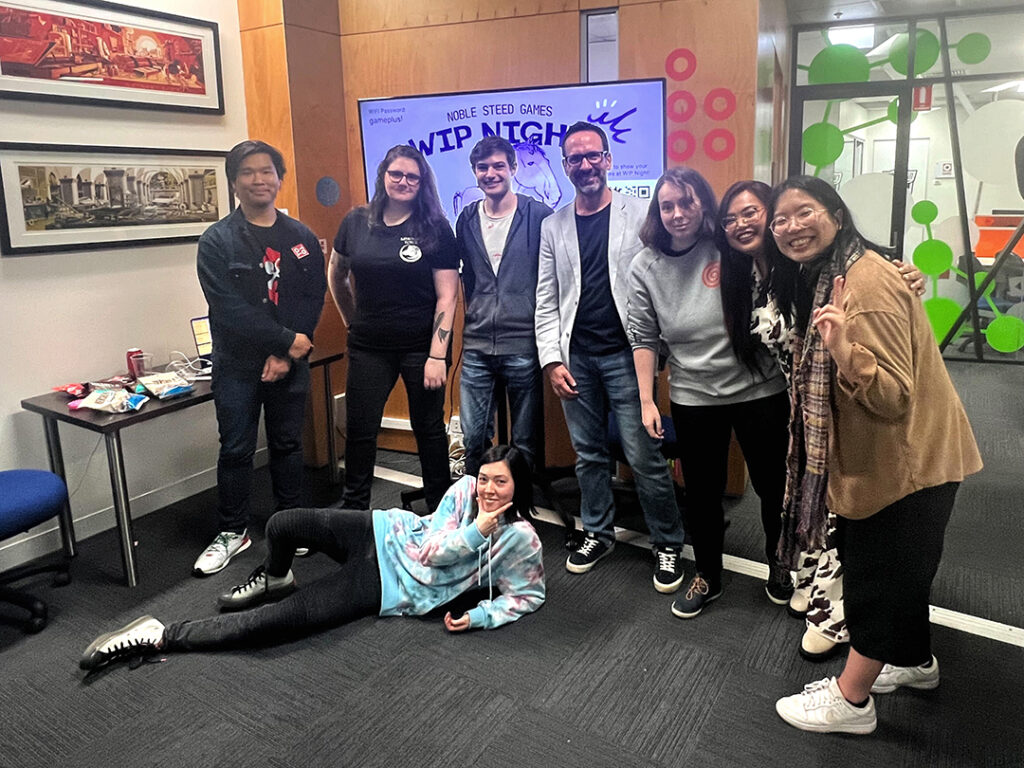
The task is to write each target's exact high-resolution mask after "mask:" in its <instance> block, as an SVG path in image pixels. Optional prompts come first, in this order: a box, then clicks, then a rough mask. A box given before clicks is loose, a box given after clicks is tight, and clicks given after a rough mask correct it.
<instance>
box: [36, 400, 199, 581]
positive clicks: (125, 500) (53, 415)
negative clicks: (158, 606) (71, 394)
mask: <svg viewBox="0 0 1024 768" xmlns="http://www.w3.org/2000/svg"><path fill="white" fill-rule="evenodd" d="M212 399H213V392H212V391H211V389H210V382H208V381H197V382H196V383H195V391H194V392H192V393H191V394H188V395H185V396H183V397H177V398H174V399H171V400H164V401H160V400H157V399H156V398H155V397H153V398H150V400H149V402H148V403H146V404H145V405H144V406H142V409H141V410H138V411H134V412H132V413H103V412H102V411H93V410H89V409H85V408H83V409H81V410H78V411H70V410H68V402H69V400H70V398H68V396H67V395H65V394H64V393H63V392H50V393H48V394H45V395H39V396H38V397H30V398H28V399H27V400H22V401H21V407H22V408H24V409H25V410H27V411H32V412H33V413H38V414H39V415H40V416H42V417H43V426H44V428H45V430H46V450H47V452H48V454H49V458H50V469H51V470H52V471H53V472H54V473H55V474H57V475H59V476H60V477H61V478H63V479H64V480H65V481H66V480H67V478H66V477H65V475H64V454H63V452H62V451H61V447H60V431H59V429H58V426H57V423H58V422H60V421H63V422H64V423H65V424H71V425H72V426H75V427H81V428H82V429H87V430H89V431H90V432H99V433H100V434H102V435H103V439H104V440H105V441H106V447H107V468H108V470H109V471H110V489H111V492H112V493H113V497H114V516H115V519H116V520H117V531H118V536H119V537H120V540H121V562H122V564H123V565H124V575H125V580H126V581H127V582H128V586H129V587H134V586H136V585H137V584H138V571H137V569H136V566H135V537H134V536H133V534H132V513H131V506H130V504H129V496H128V480H127V478H126V477H125V471H124V454H123V452H122V450H121V430H122V429H124V428H125V427H130V426H132V425H133V424H139V423H141V422H143V421H149V420H150V419H155V418H157V417H159V416H166V415H167V414H169V413H174V412H175V411H181V410H184V409H185V408H191V407H193V406H195V405H199V404H201V403H206V402H209V401H210V400H212ZM60 523H61V525H60V529H61V539H62V542H63V544H64V549H65V551H67V552H69V554H72V555H73V554H74V548H75V531H74V524H73V522H72V518H71V511H70V509H68V508H66V509H65V510H64V512H63V513H62V514H61V516H60Z"/></svg>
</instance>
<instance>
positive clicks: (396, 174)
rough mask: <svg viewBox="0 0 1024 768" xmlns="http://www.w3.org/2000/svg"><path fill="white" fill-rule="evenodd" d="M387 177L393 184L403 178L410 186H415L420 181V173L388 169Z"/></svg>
mask: <svg viewBox="0 0 1024 768" xmlns="http://www.w3.org/2000/svg"><path fill="white" fill-rule="evenodd" d="M387 174H388V178H389V179H391V181H393V182H394V183H395V184H398V183H399V182H401V181H402V179H405V180H406V181H407V182H408V184H409V186H410V187H415V186H416V185H417V184H419V183H420V175H419V174H418V173H402V172H401V171H388V172H387Z"/></svg>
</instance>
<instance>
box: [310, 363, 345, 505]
mask: <svg viewBox="0 0 1024 768" xmlns="http://www.w3.org/2000/svg"><path fill="white" fill-rule="evenodd" d="M344 356H345V353H344V352H317V350H316V348H315V347H314V348H313V354H312V355H310V357H309V369H310V371H312V370H313V369H314V368H323V371H324V408H326V409H327V461H328V463H329V464H330V465H331V483H332V484H334V485H337V484H338V483H339V482H340V480H341V471H340V470H339V469H338V433H337V431H336V427H335V424H334V393H333V392H332V391H331V363H336V362H338V361H339V360H341V358H343V357H344Z"/></svg>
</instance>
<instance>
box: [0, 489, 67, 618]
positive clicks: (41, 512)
mask: <svg viewBox="0 0 1024 768" xmlns="http://www.w3.org/2000/svg"><path fill="white" fill-rule="evenodd" d="M67 503H68V489H67V486H66V485H65V484H64V481H63V480H61V479H60V478H59V477H58V476H57V475H55V474H53V473H52V472H46V471H43V470H41V469H10V470H6V471H3V472H0V541H4V540H5V539H9V538H11V537H12V536H16V535H17V534H19V533H24V532H25V531H27V530H29V529H30V528H34V527H35V526H37V525H39V524H40V523H44V522H46V521H47V520H50V519H52V518H54V517H57V516H58V515H60V514H61V512H62V511H63V510H64V507H65V505H66V504H67ZM69 565H70V558H69V557H68V556H67V552H66V551H65V553H64V554H63V556H62V557H61V558H60V559H59V560H58V561H57V562H53V561H52V560H50V561H47V562H35V563H28V564H26V565H23V566H20V567H18V568H14V569H12V570H9V571H6V572H4V573H2V574H0V585H3V584H9V583H11V582H13V581H18V580H21V579H23V578H25V577H27V576H32V575H35V574H37V573H45V572H48V571H55V572H56V576H54V579H53V583H54V584H55V585H60V586H63V585H65V584H68V583H70V581H71V575H70V574H69V573H68V568H69ZM0 601H3V602H6V603H11V604H13V605H17V606H19V607H21V608H24V609H25V610H26V611H28V612H29V618H28V620H27V621H26V623H25V624H24V628H25V631H27V632H38V631H39V630H41V629H42V628H43V627H45V626H46V616H47V610H46V603H44V602H43V601H42V600H39V599H38V598H35V597H33V596H31V595H28V594H26V593H24V592H20V591H18V590H15V589H11V588H10V587H6V586H0Z"/></svg>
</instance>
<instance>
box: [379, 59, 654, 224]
mask: <svg viewBox="0 0 1024 768" xmlns="http://www.w3.org/2000/svg"><path fill="white" fill-rule="evenodd" d="M577 120H585V121H587V122H590V123H594V124H596V125H600V126H601V127H602V128H603V129H604V131H605V133H607V134H608V143H609V146H610V149H611V153H612V168H611V170H610V171H609V172H608V185H609V186H610V187H612V188H613V189H617V190H619V191H620V192H624V193H626V194H631V195H635V196H637V197H642V198H649V197H650V196H651V193H652V191H653V189H654V185H655V183H656V182H657V180H658V177H659V176H661V174H662V172H663V171H664V169H665V81H664V79H651V80H620V81H616V82H610V83H586V84H577V85H558V86H547V87H543V88H519V89H515V90H502V91H476V92H472V93H446V94H432V95H426V96H407V97H401V98H390V99H360V101H359V124H360V128H361V131H362V139H363V162H364V163H365V166H366V190H367V199H369V198H370V196H372V194H373V185H374V180H375V178H376V174H377V166H378V165H379V164H380V161H381V160H382V159H383V158H384V155H385V154H386V153H387V151H388V150H389V149H390V148H391V147H393V146H395V145H396V144H409V145H411V146H414V147H416V148H417V149H419V150H420V151H421V152H423V154H424V156H426V158H427V161H428V162H429V163H430V167H431V168H432V169H433V170H434V175H435V176H436V177H437V185H438V192H439V194H440V195H441V202H442V204H443V205H444V210H445V213H446V214H447V215H448V217H449V219H450V220H451V222H452V223H453V224H454V222H455V219H456V217H457V216H458V213H459V211H460V210H461V209H462V207H463V206H465V205H466V204H467V203H469V202H470V201H472V200H479V199H481V198H482V197H483V193H482V192H481V191H480V190H479V188H478V187H477V186H476V178H475V177H474V176H473V172H472V170H471V168H470V165H469V153H470V150H472V149H473V146H474V145H475V144H476V143H477V142H478V141H480V139H482V138H483V137H484V136H488V135H498V136H502V137H504V138H506V139H508V140H509V141H510V142H511V143H512V144H513V146H514V147H515V148H516V156H517V165H518V171H517V173H516V181H515V183H514V185H513V186H514V188H515V190H516V191H517V192H522V193H524V194H528V195H531V196H533V197H536V198H537V199H538V200H541V201H543V202H545V203H547V204H548V205H550V206H551V207H552V208H559V207H561V206H563V205H566V204H567V203H569V202H570V201H571V200H572V199H573V196H574V190H573V187H572V184H571V183H570V182H569V179H568V178H567V177H566V175H565V173H564V172H563V170H562V162H561V150H560V149H559V143H560V141H561V138H562V135H563V134H564V133H565V131H566V129H567V128H568V127H569V126H570V125H572V124H573V123H575V122H576V121H577Z"/></svg>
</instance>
